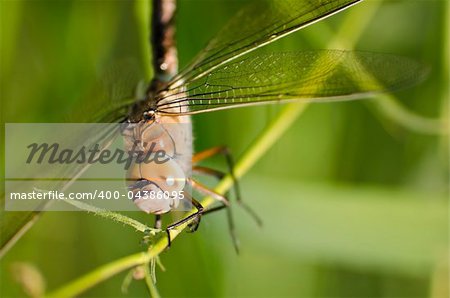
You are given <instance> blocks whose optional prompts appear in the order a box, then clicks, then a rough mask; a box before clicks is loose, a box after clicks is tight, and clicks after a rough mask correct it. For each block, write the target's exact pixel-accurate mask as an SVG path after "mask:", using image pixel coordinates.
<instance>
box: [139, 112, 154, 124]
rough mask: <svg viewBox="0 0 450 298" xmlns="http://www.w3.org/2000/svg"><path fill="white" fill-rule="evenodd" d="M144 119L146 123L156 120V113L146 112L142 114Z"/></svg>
mask: <svg viewBox="0 0 450 298" xmlns="http://www.w3.org/2000/svg"><path fill="white" fill-rule="evenodd" d="M142 118H143V119H144V120H145V121H150V120H154V119H155V111H154V110H148V111H145V112H144V113H143V114H142Z"/></svg>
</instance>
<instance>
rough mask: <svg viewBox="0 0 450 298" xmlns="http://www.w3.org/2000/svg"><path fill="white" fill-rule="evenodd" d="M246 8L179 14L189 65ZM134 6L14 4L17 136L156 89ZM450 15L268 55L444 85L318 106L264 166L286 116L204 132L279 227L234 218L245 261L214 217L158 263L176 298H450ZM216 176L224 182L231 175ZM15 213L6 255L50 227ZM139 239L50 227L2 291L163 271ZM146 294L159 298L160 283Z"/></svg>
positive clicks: (369, 26)
mask: <svg viewBox="0 0 450 298" xmlns="http://www.w3.org/2000/svg"><path fill="white" fill-rule="evenodd" d="M280 1H281V0H280ZM243 2H245V1H222V0H221V1H214V2H212V1H211V0H196V1H186V0H179V8H178V9H179V15H178V43H179V54H180V61H181V65H186V63H187V62H188V61H189V60H190V59H191V58H192V57H193V56H194V55H195V53H196V52H197V51H199V50H200V49H201V48H202V47H203V46H204V44H205V42H206V41H207V40H208V39H209V38H210V37H212V36H214V34H215V33H216V32H217V31H218V30H219V29H220V27H221V26H222V25H223V23H224V22H225V21H226V20H227V19H228V18H229V17H230V16H231V15H232V14H233V12H234V11H236V9H237V8H238V7H240V6H241V5H242V4H243ZM136 3H137V5H136ZM136 3H133V2H131V1H130V2H128V1H82V2H78V1H64V2H62V1H61V2H60V1H37V2H35V1H2V2H1V3H0V5H1V10H0V13H1V22H2V27H1V46H2V48H1V55H2V57H1V58H2V63H1V65H0V66H1V81H2V84H1V86H2V90H1V92H2V93H1V98H2V109H1V110H2V120H3V122H58V121H61V122H62V121H73V122H77V121H79V122H83V121H88V120H89V119H88V118H89V117H90V116H91V115H92V114H93V111H98V110H100V109H106V108H107V107H105V106H104V103H105V101H106V102H107V105H114V100H115V99H117V98H119V97H124V96H127V98H132V97H134V94H135V93H136V88H135V87H136V86H137V85H138V84H139V82H140V81H141V79H143V78H145V79H148V77H149V76H150V73H149V71H148V65H147V64H148V57H147V56H146V53H145V51H146V50H147V49H146V45H145V44H143V36H145V30H143V29H142V26H143V24H145V20H144V19H143V17H142V14H141V13H140V12H141V10H139V9H137V7H139V6H140V5H142V4H143V1H137V2H136ZM212 3H213V4H212ZM447 11H448V3H447V2H446V1H395V2H394V1H384V2H383V3H382V4H381V5H380V2H378V1H365V2H363V3H362V4H359V5H357V6H355V7H354V8H352V9H351V10H348V11H346V12H345V13H343V14H340V15H337V16H335V17H333V18H331V19H329V20H327V21H325V22H321V23H318V24H316V25H314V26H312V27H310V28H307V29H305V30H303V31H302V32H301V33H298V34H295V35H293V36H290V37H288V38H286V39H283V40H281V41H280V42H278V43H277V44H274V45H273V46H272V45H271V46H270V47H269V49H267V51H272V50H284V51H286V50H298V49H315V48H317V49H319V48H327V47H332V48H336V47H339V48H346V49H349V48H350V47H352V46H354V47H355V48H357V49H359V50H369V51H377V52H386V53H393V54H397V55H405V56H408V57H410V58H413V59H416V60H418V61H420V62H423V63H425V64H428V65H429V66H430V68H431V72H430V76H429V79H428V80H426V81H425V82H424V83H423V84H421V85H419V86H416V87H414V88H412V89H410V90H405V91H402V92H400V93H397V94H395V97H393V96H389V98H387V99H386V98H385V99H384V100H385V103H383V102H381V103H380V102H378V101H372V102H370V103H364V102H353V103H334V104H320V105H311V106H309V107H308V109H306V110H305V111H304V112H303V113H302V114H301V115H302V117H300V118H299V119H298V121H297V122H295V123H293V124H292V126H291V127H290V129H289V130H288V131H287V132H286V134H285V135H284V136H282V137H281V134H279V135H277V136H276V138H275V139H273V140H272V141H275V142H274V146H273V148H272V149H270V150H268V151H266V150H261V151H259V153H260V154H261V155H263V156H256V155H252V154H249V152H253V151H251V150H250V151H249V149H248V148H249V147H250V148H251V145H250V144H252V142H253V139H254V137H255V136H256V135H258V134H259V133H260V132H262V131H264V128H265V127H266V126H269V128H270V127H271V125H273V124H274V123H277V122H276V120H277V118H276V117H277V112H279V108H278V107H276V106H272V107H258V108H251V109H250V108H249V109H247V108H245V109H240V110H233V111H224V112H217V113H212V114H205V115H199V116H197V117H195V118H194V122H195V135H196V144H195V145H196V148H198V149H205V148H208V147H211V146H214V145H219V144H227V145H230V147H231V149H232V152H234V153H235V155H237V156H243V157H244V159H241V161H243V162H242V163H241V164H240V165H241V169H244V170H242V172H241V174H243V173H244V172H248V173H247V174H246V175H247V176H245V177H244V178H243V179H242V192H243V196H244V199H246V201H247V202H248V203H249V204H251V205H252V206H253V207H254V208H255V209H256V210H257V211H258V212H259V214H260V215H261V216H262V217H263V218H264V227H263V229H258V228H257V227H256V226H255V225H254V224H253V223H252V222H251V220H250V219H248V218H247V217H246V215H245V213H244V212H242V211H241V210H239V209H238V208H233V211H234V213H235V217H236V222H237V230H238V235H239V238H240V240H241V248H242V253H241V254H240V255H239V256H236V255H235V254H234V250H233V248H232V244H231V241H230V239H229V236H228V234H227V228H226V221H225V216H224V215H219V214H218V215H211V216H208V217H206V218H204V219H203V220H202V225H201V227H200V230H199V231H198V232H197V233H195V234H192V235H182V237H179V239H177V240H176V241H175V242H174V245H173V247H172V248H171V249H170V251H168V252H165V253H163V254H162V255H161V257H162V259H163V261H164V264H165V266H166V268H167V271H166V272H164V273H162V272H160V271H159V270H157V271H158V272H157V273H158V280H157V286H158V290H159V292H160V293H161V294H162V296H163V297H164V296H188V297H198V296H208V297H210V296H296V297H331V296H333V297H368V296H371V297H426V296H429V297H447V296H448V295H447V293H448V292H447V293H446V291H448V289H447V286H448V285H447V280H448V278H447V277H448V269H447V268H448V267H447V259H446V253H447V252H448V227H447V222H448V155H447V153H448V145H447V142H448V138H447V136H446V135H444V134H443V132H445V131H448V128H447V124H446V123H445V121H442V119H444V118H445V117H448V115H447V112H446V111H447V109H448V44H447V43H448V36H447V33H448V32H447V33H446V32H445V31H446V29H445V28H446V26H443V24H448V22H449V21H448V15H446V12H447ZM341 26H342V27H341ZM358 31H361V32H358ZM443 37H444V38H443ZM330 44H332V45H330ZM144 82H145V80H144ZM106 99H107V100H106ZM283 111H284V112H286V111H287V109H285V110H283ZM291 111H292V110H291ZM293 118H294V117H293ZM293 118H292V119H293ZM289 124H290V123H289ZM281 128H283V127H281ZM281 128H280V127H278V129H281ZM267 131H270V130H265V131H264V132H267ZM262 136H263V137H264V136H266V137H267V135H265V134H264V133H263V134H262ZM269 139H270V138H269ZM259 140H260V139H259ZM253 144H255V143H253ZM256 144H260V143H256ZM271 144H272V143H271ZM269 147H270V146H268V147H267V148H265V149H268V148H269ZM2 148H4V146H2ZM259 157H261V159H260V160H259V161H258V163H257V164H256V165H255V166H253V161H256V160H257V159H258V158H259ZM252 158H253V159H254V160H252ZM2 159H3V156H2ZM245 162H247V164H246V163H245ZM210 165H213V166H216V167H219V168H220V167H222V168H223V169H225V167H224V165H223V163H222V161H221V160H217V161H213V162H211V164H210ZM228 182H230V181H228ZM225 184H227V183H225ZM228 184H230V183H228ZM228 186H229V185H228ZM225 188H226V187H225ZM222 190H224V189H222ZM126 215H129V216H130V217H132V218H135V219H136V220H137V221H139V222H141V223H144V224H145V225H151V223H152V221H153V218H150V217H149V216H148V215H146V214H142V213H131V212H129V213H127V214H126ZM0 216H1V220H0V223H1V225H2V229H1V233H2V235H1V236H2V238H1V239H2V244H3V243H5V242H7V241H8V240H9V239H11V238H13V237H14V236H15V235H16V234H17V232H18V231H20V230H21V229H22V228H23V227H24V226H26V223H27V222H30V220H32V219H33V218H35V214H32V213H5V212H4V211H2V212H1V214H0ZM170 221H171V219H170V218H166V220H165V222H166V223H167V222H170ZM5 226H7V227H8V228H5ZM141 240H142V234H141V233H136V232H135V231H134V230H133V229H130V228H128V227H124V226H121V225H117V224H116V223H113V222H111V221H109V220H105V219H103V218H100V217H98V216H92V214H90V213H84V212H65V213H56V212H54V213H52V212H49V213H46V214H45V215H44V216H42V218H41V219H40V220H39V221H37V222H36V224H35V226H34V227H33V228H32V229H31V230H30V231H29V232H28V233H27V234H25V236H24V237H23V238H22V239H20V240H19V241H18V242H17V244H16V246H15V247H13V249H12V250H11V251H10V252H8V254H6V256H4V257H3V259H2V261H1V264H0V266H1V268H0V269H1V277H0V285H1V294H2V296H7V297H19V296H23V295H24V293H23V291H22V289H21V288H20V286H19V284H17V283H16V282H14V281H13V276H12V274H11V266H12V265H13V264H14V263H15V262H17V261H26V262H28V263H32V264H34V266H35V267H36V268H38V269H39V270H40V271H41V275H42V276H43V277H44V278H46V288H47V289H49V290H53V289H57V288H59V287H60V286H61V285H64V284H66V283H67V282H69V281H73V280H76V278H77V277H79V276H85V275H84V274H86V273H87V272H92V270H94V269H95V268H97V267H98V266H101V265H103V264H110V265H114V266H116V267H114V266H113V267H114V268H116V270H117V268H119V267H120V268H122V267H121V266H123V267H126V268H131V267H133V266H135V265H138V264H142V263H147V264H148V263H149V262H151V259H152V257H153V256H151V255H149V254H145V253H141V251H146V247H143V246H141V245H140V242H141ZM124 256H129V257H124ZM132 257H134V258H132ZM146 268H148V267H146ZM100 269H101V268H100ZM146 270H147V269H146ZM120 271H123V270H120ZM117 272H119V270H118V271H117ZM95 273H98V271H94V272H93V275H94V276H95ZM126 274H127V271H126V270H125V271H123V272H122V273H120V274H118V275H115V276H111V278H109V276H107V277H108V279H107V281H105V282H103V283H100V284H98V285H97V286H96V287H94V288H92V289H90V290H89V291H87V292H86V293H84V294H83V295H85V296H89V297H91V296H92V297H99V296H119V295H121V291H120V286H121V284H122V281H123V279H124V278H125V276H126ZM91 276H92V275H91ZM82 281H83V280H82ZM84 281H86V280H84ZM146 281H147V285H148V286H149V288H150V289H152V286H153V281H151V280H150V277H149V272H147V274H146ZM128 295H129V296H132V297H137V296H143V297H145V296H147V295H148V289H147V288H146V283H145V282H132V283H131V284H130V285H129V288H128Z"/></svg>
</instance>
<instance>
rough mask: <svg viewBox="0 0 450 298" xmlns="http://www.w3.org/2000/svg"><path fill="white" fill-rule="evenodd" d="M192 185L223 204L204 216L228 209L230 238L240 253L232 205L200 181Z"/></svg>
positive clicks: (193, 181)
mask: <svg viewBox="0 0 450 298" xmlns="http://www.w3.org/2000/svg"><path fill="white" fill-rule="evenodd" d="M194 171H195V170H194ZM213 171H214V170H213ZM190 183H191V185H192V187H193V188H195V189H196V190H198V191H199V192H201V193H202V194H204V195H206V196H211V197H213V198H215V199H216V200H218V201H220V203H221V204H222V205H221V206H217V207H214V208H210V209H207V210H205V211H204V212H203V214H208V213H212V212H215V211H219V210H222V209H224V208H226V211H227V220H228V230H229V232H230V236H231V239H232V241H233V246H234V249H235V250H236V252H237V253H239V241H238V238H237V236H236V230H235V228H234V220H233V214H232V212H231V207H230V203H229V201H228V199H227V198H226V197H225V196H223V195H221V194H219V193H217V192H215V191H214V190H212V189H209V188H208V187H207V186H205V185H203V184H201V183H200V182H198V181H195V180H193V179H191V180H190Z"/></svg>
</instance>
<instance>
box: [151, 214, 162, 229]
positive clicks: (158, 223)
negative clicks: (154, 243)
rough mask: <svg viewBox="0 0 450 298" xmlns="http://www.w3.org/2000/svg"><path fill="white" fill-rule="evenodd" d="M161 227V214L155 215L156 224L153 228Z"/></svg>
mask: <svg viewBox="0 0 450 298" xmlns="http://www.w3.org/2000/svg"><path fill="white" fill-rule="evenodd" d="M161 225H162V220H161V214H156V215H155V224H154V226H153V227H154V228H155V229H161Z"/></svg>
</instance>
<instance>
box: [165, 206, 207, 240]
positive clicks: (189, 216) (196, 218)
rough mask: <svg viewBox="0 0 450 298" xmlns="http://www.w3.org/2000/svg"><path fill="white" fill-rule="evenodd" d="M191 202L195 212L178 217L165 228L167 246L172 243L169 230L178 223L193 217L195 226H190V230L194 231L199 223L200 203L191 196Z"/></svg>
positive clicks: (180, 223) (200, 214) (201, 208)
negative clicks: (178, 218)
mask: <svg viewBox="0 0 450 298" xmlns="http://www.w3.org/2000/svg"><path fill="white" fill-rule="evenodd" d="M190 199H191V202H192V204H193V205H194V207H195V208H196V209H197V212H195V213H192V214H190V215H188V216H186V217H185V218H182V219H180V220H179V221H177V222H175V223H173V224H171V225H169V226H167V228H166V233H167V248H169V247H170V245H171V244H172V240H171V237H170V230H172V229H173V228H175V227H178V226H179V225H182V224H184V223H186V222H188V221H190V220H192V219H195V226H194V227H193V228H192V227H191V231H192V232H195V231H196V230H197V229H198V226H199V224H200V220H201V216H202V214H203V210H204V208H203V206H202V204H200V203H199V202H198V201H197V200H196V199H194V198H193V197H190Z"/></svg>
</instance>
